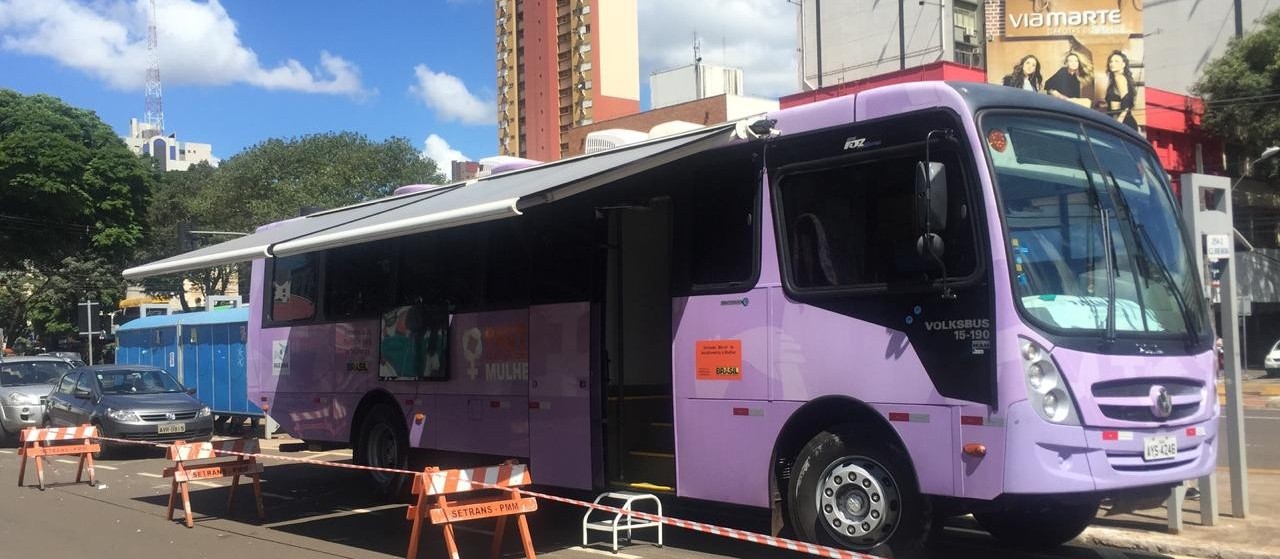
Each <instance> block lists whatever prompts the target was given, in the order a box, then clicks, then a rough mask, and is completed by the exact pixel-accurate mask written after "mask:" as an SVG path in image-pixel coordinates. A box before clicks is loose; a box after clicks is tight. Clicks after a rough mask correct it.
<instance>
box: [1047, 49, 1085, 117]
mask: <svg viewBox="0 0 1280 559" xmlns="http://www.w3.org/2000/svg"><path fill="white" fill-rule="evenodd" d="M1044 90H1045V92H1046V93H1048V94H1049V95H1052V96H1054V97H1057V98H1059V99H1066V100H1067V101H1071V102H1072V103H1076V104H1078V105H1081V106H1084V107H1086V108H1087V107H1091V106H1093V64H1091V63H1090V62H1089V60H1088V59H1087V58H1085V57H1083V56H1081V55H1080V54H1079V53H1077V52H1071V51H1068V52H1067V55H1066V56H1065V57H1064V58H1063V60H1062V67H1061V68H1058V71H1057V72H1055V73H1054V74H1053V77H1051V78H1049V81H1047V82H1045V83H1044Z"/></svg>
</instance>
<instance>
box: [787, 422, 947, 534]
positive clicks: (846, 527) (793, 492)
mask: <svg viewBox="0 0 1280 559" xmlns="http://www.w3.org/2000/svg"><path fill="white" fill-rule="evenodd" d="M881 440H882V439H880V438H879V437H876V436H874V435H871V434H866V433H864V434H859V433H858V432H857V430H855V428H853V427H852V426H842V427H837V428H835V429H831V430H828V431H824V432H822V433H819V434H818V436H816V437H814V438H813V440H811V441H809V444H807V445H805V447H804V449H802V450H801V451H800V454H799V456H798V457H797V458H796V462H795V465H794V466H793V469H792V472H793V473H792V478H791V483H790V486H789V487H788V491H787V493H788V499H789V505H790V506H789V507H788V509H789V510H790V515H791V522H792V526H793V527H794V529H795V530H796V533H797V534H798V535H799V536H800V537H801V538H803V539H805V540H808V541H811V542H815V543H820V544H824V545H830V546H833V547H841V548H845V549H851V550H855V551H861V552H867V553H873V554H876V555H882V556H889V557H912V556H916V555H919V554H920V553H921V552H922V551H923V550H924V548H925V546H926V545H927V543H928V539H929V537H930V535H931V533H932V530H931V524H932V519H933V515H932V512H931V511H930V508H929V502H928V500H927V499H925V498H924V496H923V495H921V494H920V490H919V486H918V485H917V483H916V479H915V475H914V473H913V472H912V470H911V467H910V460H909V459H908V458H907V457H906V455H905V452H903V451H901V450H899V449H897V448H896V447H894V446H891V445H887V444H884V443H882V442H881Z"/></svg>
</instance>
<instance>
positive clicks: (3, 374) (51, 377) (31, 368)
mask: <svg viewBox="0 0 1280 559" xmlns="http://www.w3.org/2000/svg"><path fill="white" fill-rule="evenodd" d="M70 370H71V365H68V364H66V363H63V362H61V361H27V362H19V363H0V386H23V385H27V384H53V383H56V382H58V377H61V376H62V373H65V372H67V371H70Z"/></svg>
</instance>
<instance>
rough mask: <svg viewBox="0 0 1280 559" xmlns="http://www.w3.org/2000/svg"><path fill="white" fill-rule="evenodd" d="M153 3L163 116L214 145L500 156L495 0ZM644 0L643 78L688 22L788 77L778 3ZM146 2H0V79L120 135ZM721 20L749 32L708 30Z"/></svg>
mask: <svg viewBox="0 0 1280 559" xmlns="http://www.w3.org/2000/svg"><path fill="white" fill-rule="evenodd" d="M604 1H608V0H604ZM156 3H157V12H158V19H159V29H160V33H159V42H160V45H161V59H160V61H161V64H160V66H161V67H160V73H161V77H162V81H163V84H164V108H165V125H166V126H165V128H166V130H167V131H169V132H176V133H177V134H178V135H179V138H180V139H184V140H188V141H196V142H207V143H211V144H213V146H214V153H215V155H217V156H218V157H221V158H226V157H229V156H231V155H234V154H235V153H237V152H239V151H241V150H242V149H244V148H246V147H249V146H251V145H253V144H255V143H258V142H260V141H262V140H265V139H267V138H272V137H288V136H297V135H301V134H307V133H313V132H324V131H333V130H353V131H357V132H361V133H364V134H366V135H368V136H370V137H371V138H374V139H382V138H386V137H389V136H403V137H405V138H408V139H409V140H410V141H411V142H413V143H414V144H415V145H416V146H418V147H419V149H424V150H425V151H426V153H428V154H429V155H432V156H436V157H437V159H440V158H447V157H457V156H458V155H459V153H458V152H460V153H461V154H462V155H465V156H466V157H469V158H473V159H478V158H481V157H486V156H489V155H494V154H495V151H496V131H495V130H496V128H495V124H494V119H495V118H496V117H495V116H494V115H495V114H496V107H495V105H494V102H493V99H494V87H495V85H494V81H495V78H494V66H495V51H494V29H493V17H494V13H493V10H494V8H493V2H492V0H385V1H369V2H329V1H319V0H316V1H284V0H279V1H268V2H263V1H248V0H220V1H218V0H213V1H208V0H156ZM638 4H639V5H640V8H639V28H640V50H641V60H640V72H641V74H640V75H641V76H642V79H641V83H642V84H647V81H648V80H647V76H648V75H649V73H650V72H652V71H653V70H655V69H661V68H665V67H673V66H676V65H679V64H682V63H685V62H686V61H685V60H684V59H685V58H691V52H692V49H691V46H690V45H691V43H692V36H693V33H694V32H695V31H696V32H699V33H700V34H701V35H702V36H704V37H707V39H706V44H708V45H716V46H719V45H725V46H724V47H723V48H714V47H710V48H704V54H705V58H706V59H707V61H708V62H712V63H716V62H718V60H717V58H718V55H723V56H725V57H727V58H728V59H729V63H730V64H734V65H738V66H743V67H745V70H746V72H747V76H746V83H747V92H748V93H749V94H753V95H760V96H769V97H776V96H777V95H779V94H785V93H788V92H790V91H793V90H794V89H795V88H794V87H792V85H791V83H792V82H793V81H794V79H793V77H794V75H795V66H794V64H795V62H794V60H793V58H794V48H795V44H794V38H793V34H794V11H792V10H793V8H790V7H788V6H789V5H788V4H787V3H786V2H784V1H783V0H708V1H706V2H697V3H690V2H687V1H683V0H680V1H677V0H638ZM690 4H697V5H693V6H691V5H690ZM147 5H148V2H147V0H0V87H5V88H11V89H15V90H17V91H19V92H22V93H25V94H32V93H46V94H50V95H55V96H57V97H61V98H62V99H64V100H66V101H67V102H68V103H71V104H73V105H76V106H79V107H85V108H88V109H91V110H94V111H96V112H97V113H98V115H99V116H101V117H102V119H103V120H104V121H106V122H107V123H108V124H109V125H111V126H112V127H114V128H115V129H116V130H117V131H118V132H120V133H124V132H126V131H127V129H128V123H129V118H131V117H136V118H139V119H141V118H142V116H143V91H142V84H143V81H144V76H145V68H146V49H145V44H146V43H145V41H146V14H147ZM779 20H781V21H779ZM649 22H655V23H654V24H650V23H649ZM672 22H679V23H678V24H672ZM779 24H780V25H779ZM726 27H728V28H730V29H740V30H743V31H745V33H741V34H739V37H740V38H727V39H720V38H717V36H718V35H719V34H721V33H723V30H724V29H725V28H726ZM753 78H754V80H753ZM642 97H647V87H642ZM642 104H646V105H647V99H646V100H642ZM444 167H445V169H446V171H447V165H445V166H444Z"/></svg>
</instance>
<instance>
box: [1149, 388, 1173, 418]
mask: <svg viewBox="0 0 1280 559" xmlns="http://www.w3.org/2000/svg"><path fill="white" fill-rule="evenodd" d="M1151 414H1152V415H1154V416H1156V417H1158V418H1160V419H1165V418H1167V417H1169V416H1170V415H1171V414H1173V397H1171V396H1169V391H1168V390H1167V389H1166V388H1165V387H1163V386H1160V385H1158V384H1157V385H1155V386H1152V387H1151Z"/></svg>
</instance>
